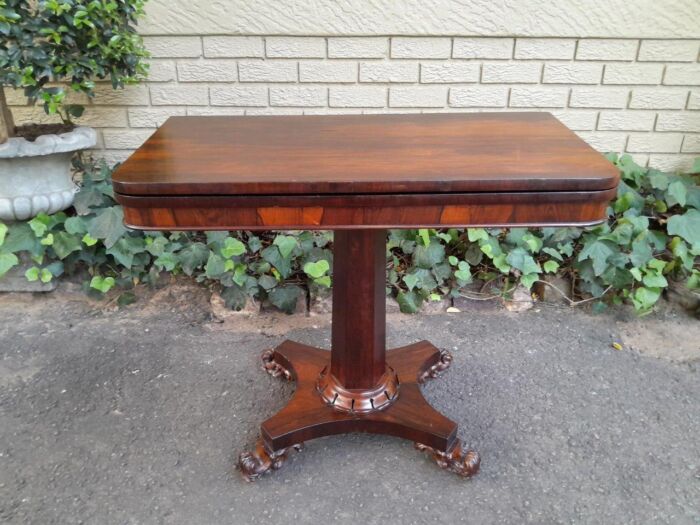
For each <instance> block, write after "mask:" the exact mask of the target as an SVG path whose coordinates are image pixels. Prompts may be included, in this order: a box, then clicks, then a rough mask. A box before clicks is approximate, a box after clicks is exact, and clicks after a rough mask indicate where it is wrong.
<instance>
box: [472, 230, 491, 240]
mask: <svg viewBox="0 0 700 525" xmlns="http://www.w3.org/2000/svg"><path fill="white" fill-rule="evenodd" d="M467 238H468V239H469V241H470V242H476V241H487V240H488V239H489V234H488V232H487V231H486V230H485V229H483V228H468V229H467Z"/></svg>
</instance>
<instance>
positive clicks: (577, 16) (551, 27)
mask: <svg viewBox="0 0 700 525" xmlns="http://www.w3.org/2000/svg"><path fill="white" fill-rule="evenodd" d="M147 13H148V15H149V16H148V18H147V20H146V21H145V23H144V24H143V30H144V32H145V34H151V35H155V34H157V35H161V34H174V35H182V34H192V35H212V34H240V35H303V36H305V35H323V36H335V35H344V36H367V35H447V36H452V35H462V36H512V35H517V36H547V37H552V36H566V37H632V38H639V37H645V38H667V37H669V36H671V35H673V36H674V37H676V38H693V37H697V34H698V27H700V8H699V7H698V0H604V1H600V0H566V1H552V0H515V1H513V0H511V1H506V0H283V1H270V0H267V1H257V2H251V1H250V0H219V1H211V0H150V2H149V3H148V5H147Z"/></svg>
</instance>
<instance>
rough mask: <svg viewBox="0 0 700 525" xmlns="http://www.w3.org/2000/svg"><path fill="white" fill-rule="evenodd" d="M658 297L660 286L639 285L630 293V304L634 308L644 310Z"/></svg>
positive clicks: (659, 295)
mask: <svg viewBox="0 0 700 525" xmlns="http://www.w3.org/2000/svg"><path fill="white" fill-rule="evenodd" d="M659 297H661V288H646V287H640V288H637V289H636V290H635V291H634V294H633V295H632V304H633V305H634V308H635V310H637V311H639V312H646V311H648V310H649V309H651V307H652V306H654V305H655V304H656V301H658V300H659Z"/></svg>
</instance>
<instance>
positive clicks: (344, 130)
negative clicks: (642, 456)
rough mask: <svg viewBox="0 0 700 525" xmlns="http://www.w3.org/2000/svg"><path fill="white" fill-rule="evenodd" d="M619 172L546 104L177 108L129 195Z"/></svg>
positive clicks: (133, 164)
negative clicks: (370, 109)
mask: <svg viewBox="0 0 700 525" xmlns="http://www.w3.org/2000/svg"><path fill="white" fill-rule="evenodd" d="M617 182H618V172H617V170H616V169H615V167H614V166H613V165H612V164H611V163H610V162H608V161H607V160H606V159H605V158H603V157H602V156H601V155H600V154H599V153H597V152H596V151H595V150H593V149H592V148H591V147H590V146H588V145H587V144H586V143H585V142H584V141H583V140H581V139H580V138H578V137H577V136H576V135H575V134H574V133H573V132H572V131H570V130H569V129H568V128H566V126H564V125H563V124H561V123H560V122H559V121H558V120H557V119H556V118H554V117H553V116H552V115H551V114H549V113H542V112H537V113H528V112H523V113H459V114H441V113H434V114H413V115H323V116H308V115H307V116H260V117H250V116H245V117H235V116H233V117H229V116H226V117H215V116H212V117H194V116H191V117H171V118H170V119H168V120H167V121H166V122H165V124H164V125H163V126H161V127H160V128H159V129H158V130H157V131H156V132H155V133H154V135H153V136H152V137H151V138H149V139H148V140H147V141H146V143H145V144H144V145H143V146H141V147H140V148H139V149H138V151H137V152H136V153H134V154H133V155H132V156H131V157H130V158H129V159H128V160H127V161H126V162H125V163H124V164H122V165H121V166H120V167H119V168H118V169H117V171H116V172H115V173H114V176H113V183H114V188H115V190H116V191H117V192H119V193H122V194H127V195H251V194H258V195H260V194H339V193H340V194H348V193H349V194H352V193H435V192H439V193H445V192H493V191H497V192H508V191H578V190H584V191H589V190H605V189H609V188H612V187H615V186H616V185H617Z"/></svg>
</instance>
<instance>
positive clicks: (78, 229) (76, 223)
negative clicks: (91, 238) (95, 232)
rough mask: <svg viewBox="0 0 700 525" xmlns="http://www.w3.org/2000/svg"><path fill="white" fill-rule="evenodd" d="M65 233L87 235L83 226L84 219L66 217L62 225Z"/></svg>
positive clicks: (85, 227) (84, 225)
mask: <svg viewBox="0 0 700 525" xmlns="http://www.w3.org/2000/svg"><path fill="white" fill-rule="evenodd" d="M64 227H65V229H66V232H68V233H70V234H71V235H78V234H81V233H83V234H84V233H87V224H85V219H84V218H83V217H80V216H76V217H68V218H67V219H66V222H65V223H64Z"/></svg>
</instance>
